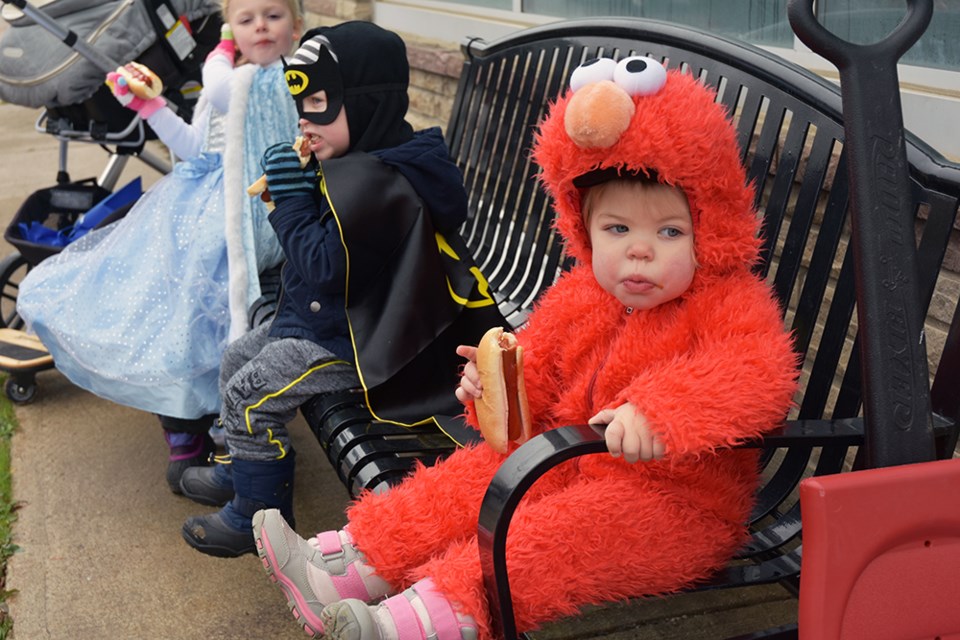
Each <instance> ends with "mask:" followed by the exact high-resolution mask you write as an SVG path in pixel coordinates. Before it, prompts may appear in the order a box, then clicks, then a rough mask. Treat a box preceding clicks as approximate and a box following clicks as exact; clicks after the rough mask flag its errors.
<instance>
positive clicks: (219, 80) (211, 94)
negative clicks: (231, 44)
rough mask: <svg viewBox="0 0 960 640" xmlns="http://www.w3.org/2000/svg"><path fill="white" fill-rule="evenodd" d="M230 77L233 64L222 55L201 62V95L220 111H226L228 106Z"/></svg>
mask: <svg viewBox="0 0 960 640" xmlns="http://www.w3.org/2000/svg"><path fill="white" fill-rule="evenodd" d="M232 77H233V65H232V64H230V61H229V60H227V58H226V57H224V56H219V55H218V56H213V57H212V58H210V59H209V60H207V61H206V62H205V63H204V64H203V70H202V80H203V95H204V96H206V98H207V100H209V101H210V104H212V105H213V108H214V109H216V110H217V111H219V112H221V113H226V112H227V109H228V107H229V106H230V84H231V83H230V79H231V78H232Z"/></svg>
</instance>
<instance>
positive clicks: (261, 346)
mask: <svg viewBox="0 0 960 640" xmlns="http://www.w3.org/2000/svg"><path fill="white" fill-rule="evenodd" d="M269 330H270V325H269V324H266V325H262V326H260V327H257V328H256V329H253V330H252V331H249V332H247V333H246V334H245V335H243V336H242V337H240V338H239V339H237V340H236V341H235V342H233V343H232V344H230V345H229V346H228V347H227V349H226V351H224V353H223V359H222V361H221V363H220V397H221V399H222V404H221V409H220V419H221V421H222V422H223V426H224V428H225V431H226V440H227V451H228V452H229V453H230V454H231V455H232V456H233V457H235V458H240V459H243V460H256V461H267V460H277V459H280V458H283V457H285V456H286V455H287V452H289V450H290V436H289V433H288V432H287V423H288V422H290V421H291V420H293V418H294V417H295V416H296V413H297V409H299V408H300V405H302V404H303V403H304V402H306V401H307V400H308V399H310V398H311V397H312V396H314V395H316V394H318V393H329V392H331V391H341V390H344V389H353V388H357V387H359V386H360V379H359V378H358V377H357V374H356V370H355V369H354V367H353V365H352V364H350V363H349V362H345V361H343V360H341V359H340V358H338V357H337V356H336V355H334V354H333V353H331V352H330V351H327V350H326V349H324V348H323V347H321V346H320V345H318V344H315V343H313V342H311V341H309V340H302V339H298V338H271V337H269V336H268V335H267V333H268V332H269Z"/></svg>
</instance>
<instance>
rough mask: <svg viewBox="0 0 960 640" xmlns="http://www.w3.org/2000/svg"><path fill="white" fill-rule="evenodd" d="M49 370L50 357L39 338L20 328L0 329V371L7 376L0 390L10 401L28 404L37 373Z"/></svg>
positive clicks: (51, 358) (34, 390) (51, 360)
mask: <svg viewBox="0 0 960 640" xmlns="http://www.w3.org/2000/svg"><path fill="white" fill-rule="evenodd" d="M51 368H53V356H51V355H50V352H49V351H47V348H46V347H45V346H43V343H42V342H40V339H39V338H37V337H36V336H34V335H30V334H28V333H27V332H26V331H22V330H20V329H9V328H0V371H5V372H6V373H8V374H9V376H10V377H9V378H7V382H6V384H5V385H4V387H3V390H4V393H6V394H7V397H8V398H10V400H11V401H13V402H15V403H16V404H27V403H28V402H30V401H32V400H33V398H34V396H35V395H36V393H37V382H36V374H37V372H39V371H44V370H46V369H51Z"/></svg>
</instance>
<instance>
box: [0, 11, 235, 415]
mask: <svg viewBox="0 0 960 640" xmlns="http://www.w3.org/2000/svg"><path fill="white" fill-rule="evenodd" d="M0 2H2V3H3V11H2V14H0V15H2V17H3V19H4V20H5V21H7V22H8V23H9V27H8V28H7V30H6V31H5V32H4V33H3V34H2V35H0V100H4V101H6V102H9V103H12V104H17V105H21V106H25V107H37V108H41V112H40V115H39V117H38V119H37V121H36V125H35V129H36V130H37V131H38V132H39V133H42V134H48V135H52V136H54V137H55V138H56V139H57V140H58V142H59V145H60V152H59V166H58V168H57V172H56V183H55V184H54V185H53V186H51V187H48V188H45V189H41V190H39V191H36V192H34V193H33V194H31V195H30V196H28V197H27V199H26V200H25V201H24V202H23V203H22V205H21V206H20V207H19V209H18V211H17V212H16V213H15V214H14V216H13V220H12V222H11V223H10V225H9V226H8V227H7V229H6V231H5V232H4V238H5V239H6V240H7V241H8V242H9V243H10V244H11V245H13V247H14V248H15V249H16V251H14V252H12V253H10V254H8V255H7V256H6V257H5V258H3V259H2V260H0V331H6V330H7V329H12V330H19V329H21V328H22V326H23V321H22V320H21V319H20V317H19V316H18V315H17V312H16V298H17V291H18V288H19V284H20V281H21V280H22V279H23V277H24V276H25V275H26V274H27V272H29V270H30V269H31V268H33V267H35V266H36V265H37V264H38V263H39V262H40V261H42V260H43V259H45V258H46V257H49V256H50V255H53V254H54V253H56V252H58V251H59V250H60V249H61V248H62V244H50V243H47V242H46V241H45V240H44V241H38V240H37V237H42V236H43V235H44V234H40V236H36V235H34V234H30V235H29V236H28V235H27V234H26V233H25V231H24V230H25V229H26V228H27V226H30V227H31V228H36V227H47V228H49V230H50V234H51V235H53V236H56V235H60V236H62V235H63V234H64V233H65V232H67V231H70V230H72V229H74V227H75V226H77V225H78V221H79V222H80V223H82V222H83V221H84V216H85V214H86V213H87V212H89V211H90V210H91V209H93V208H94V207H95V206H96V205H101V206H100V207H98V211H101V210H102V209H103V207H104V206H106V205H109V206H110V207H111V209H110V210H108V211H107V215H104V216H102V217H99V216H98V218H97V219H98V221H99V222H98V224H96V225H95V226H92V227H90V228H97V227H100V226H104V225H106V224H109V223H110V222H113V221H115V220H117V219H118V218H120V217H122V215H123V214H125V213H126V211H127V210H128V209H129V208H130V206H132V204H133V200H135V198H136V196H138V195H139V189H137V190H136V191H133V190H131V189H128V188H124V189H121V190H118V192H117V193H113V190H114V188H115V186H116V182H117V180H118V179H119V176H120V173H121V172H122V170H123V168H124V166H125V165H126V163H127V161H128V160H129V159H130V158H137V159H138V160H140V161H142V162H144V163H145V164H147V165H148V166H150V167H153V168H154V169H157V170H158V171H161V172H167V171H169V170H170V163H169V162H168V161H166V160H164V159H162V158H160V157H157V156H155V155H153V154H151V153H150V152H149V151H148V150H146V149H145V148H144V145H145V143H146V142H147V141H149V140H152V139H155V138H156V135H155V134H154V133H153V131H152V130H151V129H150V127H149V126H148V125H147V124H146V123H145V122H143V121H142V120H141V119H140V118H139V117H138V116H137V115H136V114H135V113H134V112H133V111H131V110H128V109H125V108H124V107H122V106H121V105H120V104H119V103H118V102H117V101H116V100H115V99H114V97H113V96H112V95H111V93H110V90H109V89H108V88H107V87H106V85H105V84H104V75H105V74H106V73H107V72H108V71H112V70H113V69H115V68H116V67H117V66H119V65H121V64H125V63H127V62H130V61H133V60H136V61H138V62H140V63H142V64H144V65H146V66H147V67H149V68H150V69H152V70H153V71H154V72H155V73H156V74H157V75H158V76H160V78H161V80H162V81H163V84H164V93H163V95H164V97H165V98H166V100H167V102H168V104H170V105H171V106H172V107H173V108H174V109H176V110H177V111H178V112H179V114H180V115H181V116H183V117H184V118H185V119H186V120H189V119H190V116H191V115H192V112H193V108H194V107H195V105H196V100H197V98H198V97H199V89H200V79H201V76H200V70H201V66H202V64H203V62H204V60H205V58H206V55H207V53H209V52H210V51H211V50H212V49H213V47H214V46H216V44H217V42H218V41H219V39H220V24H221V19H220V13H219V11H220V2H219V0H106V1H104V2H100V3H91V2H89V0H46V1H45V2H44V1H43V0H40V2H38V4H40V5H42V9H41V8H39V7H38V6H35V5H32V4H29V3H27V2H26V0H0ZM73 142H79V143H90V144H97V145H99V146H101V147H102V148H103V149H104V150H105V151H106V152H107V159H106V164H105V167H104V169H103V170H102V172H101V174H100V176H99V177H98V178H84V179H81V180H72V179H71V177H70V174H69V173H68V171H67V150H68V145H69V144H70V143H73ZM130 186H131V187H132V185H130ZM137 187H139V185H137ZM121 192H122V193H121ZM118 198H120V201H119V206H116V205H115V204H114V201H116V200H117V199H118ZM11 335H12V334H11ZM16 337H18V338H19V337H20V336H16ZM4 341H5V338H0V346H2V343H3V342H4ZM41 348H42V346H41ZM28 351H29V350H28ZM17 353H19V351H17ZM4 355H5V354H4V353H2V352H0V370H6V371H8V372H9V373H10V374H11V377H10V378H9V379H8V381H7V384H6V387H5V391H6V393H7V395H8V397H10V398H11V400H14V401H15V402H20V403H23V402H29V401H30V400H32V399H33V395H34V393H35V383H34V374H35V373H36V372H37V371H39V370H41V369H43V368H49V367H51V366H53V363H52V359H49V358H47V359H43V358H40V359H39V360H43V362H42V363H40V364H36V361H37V359H36V358H34V359H33V360H31V362H35V364H33V365H31V366H28V367H25V368H24V367H20V364H21V363H22V362H24V360H22V359H20V360H17V359H14V360H13V361H5V360H4V357H3V356H4ZM27 355H32V356H36V355H37V354H36V353H32V354H27Z"/></svg>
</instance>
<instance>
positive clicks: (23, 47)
mask: <svg viewBox="0 0 960 640" xmlns="http://www.w3.org/2000/svg"><path fill="white" fill-rule="evenodd" d="M42 11H43V12H44V13H46V14H47V15H48V16H50V17H51V18H53V19H55V20H56V22H57V23H58V24H59V25H61V26H63V27H64V28H65V29H69V30H71V31H73V32H74V33H76V34H77V35H78V36H79V37H80V38H82V39H84V40H85V41H86V42H87V44H88V45H89V46H90V47H91V48H94V49H96V50H97V51H98V52H100V53H102V54H104V55H105V56H107V57H108V58H110V59H112V60H115V61H116V62H117V63H118V64H125V63H127V62H130V61H131V60H135V59H137V58H138V57H139V56H140V55H141V54H142V53H143V52H144V51H146V50H147V48H149V47H150V46H151V45H152V44H153V43H154V42H155V41H156V40H157V38H158V37H166V36H167V34H166V33H165V32H164V30H163V29H164V27H166V28H169V27H170V25H171V24H172V23H173V22H174V21H175V20H176V19H177V18H180V17H183V18H185V19H186V20H187V21H188V22H190V21H194V20H198V19H201V18H203V17H205V16H209V15H213V14H217V13H218V12H219V11H220V3H219V1H218V0H107V1H106V2H98V3H91V2H90V0H53V1H52V2H46V3H44V4H43V9H42ZM154 12H155V15H157V16H159V18H160V21H159V22H155V21H154V20H152V19H151V16H152V15H154ZM2 15H3V18H4V19H5V20H6V21H7V22H9V23H10V26H9V28H8V29H7V30H6V31H5V32H4V33H3V34H2V35H0V99H2V100H5V101H7V102H11V103H13V104H18V105H22V106H25V107H62V106H67V105H72V104H78V103H81V102H83V101H84V100H87V99H88V98H90V97H91V96H92V95H93V94H94V93H95V92H96V91H97V89H98V88H99V87H100V86H101V85H102V84H103V80H104V70H102V69H100V68H98V67H97V66H95V65H94V64H93V63H91V62H90V61H88V60H86V59H84V58H83V57H82V56H81V55H80V54H79V53H77V52H75V51H74V50H72V49H71V48H70V47H68V46H67V45H66V44H64V43H63V42H61V41H60V40H59V39H58V38H57V37H56V36H55V35H53V34H52V33H49V32H48V31H47V30H46V29H45V28H44V27H43V26H41V25H39V24H36V23H35V22H34V21H33V20H31V19H30V18H29V17H27V16H25V15H22V14H20V12H19V11H17V10H15V9H14V8H13V7H11V6H10V5H4V10H3V14H2Z"/></svg>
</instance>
